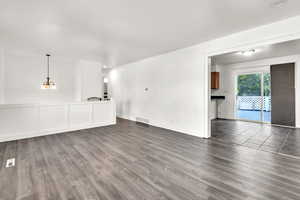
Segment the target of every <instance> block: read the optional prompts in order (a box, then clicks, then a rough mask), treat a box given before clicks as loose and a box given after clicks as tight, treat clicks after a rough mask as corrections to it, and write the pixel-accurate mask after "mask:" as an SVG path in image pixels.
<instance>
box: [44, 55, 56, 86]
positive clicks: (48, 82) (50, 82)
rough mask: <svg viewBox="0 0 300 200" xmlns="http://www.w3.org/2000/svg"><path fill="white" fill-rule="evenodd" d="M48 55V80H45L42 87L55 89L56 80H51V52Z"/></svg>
mask: <svg viewBox="0 0 300 200" xmlns="http://www.w3.org/2000/svg"><path fill="white" fill-rule="evenodd" d="M46 56H47V77H46V81H45V82H43V84H42V85H41V89H52V90H55V89H56V85H55V83H54V81H51V80H50V76H49V57H50V54H46Z"/></svg>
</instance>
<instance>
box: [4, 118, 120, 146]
mask: <svg viewBox="0 0 300 200" xmlns="http://www.w3.org/2000/svg"><path fill="white" fill-rule="evenodd" d="M115 124H116V122H111V123H97V124H92V125H88V126H81V127H73V128H67V129H61V130H51V131H50V130H49V131H47V130H46V131H42V132H27V133H19V134H13V135H1V136H0V142H7V141H14V140H20V139H27V138H34V137H41V136H46V135H54V134H60V133H66V132H71V131H78V130H83V129H89V128H97V127H103V126H110V125H115Z"/></svg>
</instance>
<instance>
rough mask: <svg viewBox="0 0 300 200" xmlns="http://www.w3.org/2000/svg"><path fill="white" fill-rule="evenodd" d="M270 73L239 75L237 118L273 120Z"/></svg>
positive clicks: (261, 120)
mask: <svg viewBox="0 0 300 200" xmlns="http://www.w3.org/2000/svg"><path fill="white" fill-rule="evenodd" d="M270 91H271V90H270V73H251V74H240V75H238V76H237V97H236V118H237V119H242V120H249V121H260V122H271V114H270V113H271V94H270V93H271V92H270Z"/></svg>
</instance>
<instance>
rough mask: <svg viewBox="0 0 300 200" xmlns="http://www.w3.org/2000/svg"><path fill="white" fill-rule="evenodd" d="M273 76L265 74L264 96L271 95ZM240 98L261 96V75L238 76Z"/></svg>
mask: <svg viewBox="0 0 300 200" xmlns="http://www.w3.org/2000/svg"><path fill="white" fill-rule="evenodd" d="M270 82H271V76H270V74H269V73H266V74H264V96H270V95H271V86H270V84H271V83H270ZM238 96H261V75H260V74H245V75H239V76H238Z"/></svg>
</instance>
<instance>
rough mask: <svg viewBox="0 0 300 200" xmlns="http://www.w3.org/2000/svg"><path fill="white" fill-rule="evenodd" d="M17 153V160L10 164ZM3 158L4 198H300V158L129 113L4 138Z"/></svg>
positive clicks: (0, 192) (0, 190) (0, 199)
mask: <svg viewBox="0 0 300 200" xmlns="http://www.w3.org/2000/svg"><path fill="white" fill-rule="evenodd" d="M218 125H219V127H215V128H214V129H215V130H218V131H222V130H223V133H224V134H225V132H226V134H230V133H232V131H239V132H241V134H247V131H248V129H249V128H253V130H255V131H256V133H255V134H259V132H260V131H262V130H263V131H264V134H265V136H266V137H267V134H273V135H278V134H281V133H282V132H285V131H286V130H285V129H274V128H270V127H264V126H254V125H253V124H247V125H243V124H242V126H241V124H240V123H239V124H236V123H232V122H228V124H226V123H225V122H220V123H218ZM224 130H225V132H224ZM272 131H273V132H272ZM286 133H287V132H286ZM255 134H253V137H254V135H255ZM293 134H296V133H293ZM276 137H277V136H276ZM276 141H277V140H276ZM276 141H275V142H276ZM271 142H272V141H271ZM11 157H15V158H16V166H15V167H12V168H5V166H4V164H5V162H6V160H7V159H8V158H11ZM0 163H1V169H0V200H14V199H17V200H29V199H30V200H98V199H99V200H123V199H124V200H141V199H144V200H153V199H154V200H202V199H203V200H207V199H209V200H240V199H243V200H244V199H251V200H252V199H253V200H268V199H270V200H271V199H272V200H282V199H287V200H288V199H290V200H298V199H300V159H297V158H293V157H288V156H284V155H280V154H274V153H270V152H266V151H259V150H253V149H249V148H246V147H243V146H239V145H232V144H228V143H224V142H222V141H221V140H219V139H218V140H216V139H212V140H207V139H201V138H196V137H193V136H189V135H184V134H181V133H178V132H174V131H170V130H166V129H161V128H157V127H152V126H149V127H146V126H140V125H137V124H135V123H134V122H131V121H127V120H122V119H118V123H117V125H115V126H108V127H101V128H93V129H86V130H81V131H73V132H68V133H63V134H57V135H49V136H45V137H37V138H32V139H25V140H19V141H13V142H6V143H0Z"/></svg>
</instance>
